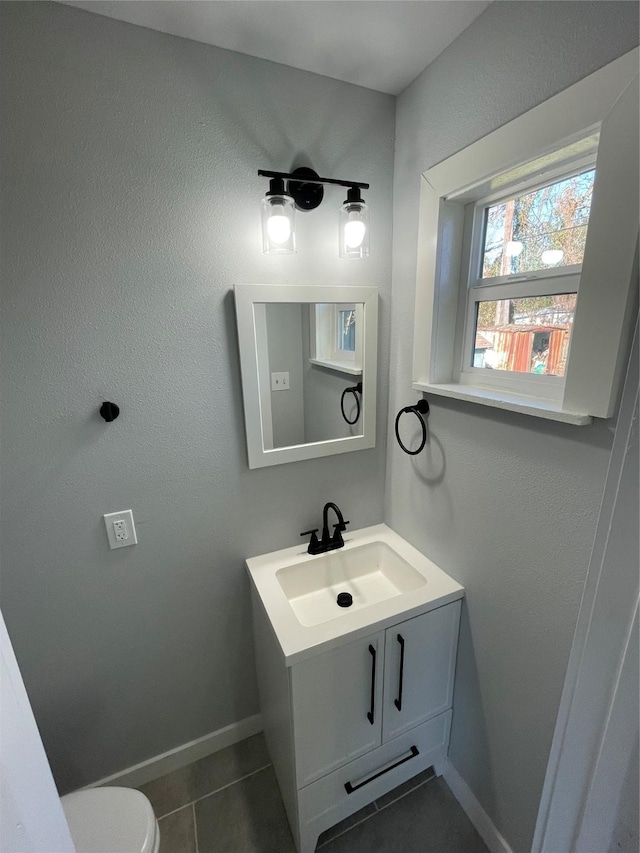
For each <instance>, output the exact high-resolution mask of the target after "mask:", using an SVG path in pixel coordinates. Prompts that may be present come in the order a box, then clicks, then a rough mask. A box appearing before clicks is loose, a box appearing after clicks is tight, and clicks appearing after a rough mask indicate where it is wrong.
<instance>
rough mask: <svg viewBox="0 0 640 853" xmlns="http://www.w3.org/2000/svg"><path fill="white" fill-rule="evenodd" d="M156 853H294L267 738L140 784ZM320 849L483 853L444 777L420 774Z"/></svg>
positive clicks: (325, 852)
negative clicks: (156, 827)
mask: <svg viewBox="0 0 640 853" xmlns="http://www.w3.org/2000/svg"><path fill="white" fill-rule="evenodd" d="M140 790H141V791H143V792H144V793H145V794H146V795H147V797H148V798H149V799H150V800H151V804H152V805H153V808H154V810H155V813H156V815H157V817H158V819H159V823H160V834H161V844H160V853H295V847H294V844H293V839H292V837H291V833H290V831H289V825H288V823H287V818H286V815H285V813H284V807H283V805H282V800H281V799H280V793H279V791H278V785H277V783H276V779H275V776H274V774H273V769H272V768H271V763H270V761H269V756H268V754H267V750H266V746H265V743H264V738H263V737H262V735H255V736H254V737H251V738H248V739H247V740H244V741H242V742H241V743H238V744H236V745H235V746H231V747H229V748H228V749H224V750H222V751H221V752H217V753H215V754H214V755H210V756H208V757H207V758H203V759H201V760H200V761H195V762H194V763H193V764H190V765H188V766H187V767H184V768H182V769H181V770H176V771H175V772H173V773H169V774H168V775H167V776H163V777H162V778H161V779H156V780H154V781H153V782H149V783H148V784H147V785H143V786H142V787H141V788H140ZM320 849H321V850H322V853H488V851H487V848H486V847H485V845H484V842H483V841H482V839H481V838H480V836H479V835H478V833H477V832H476V830H475V829H474V828H473V826H472V825H471V823H470V821H469V819H468V818H467V816H466V815H465V813H464V812H463V811H462V809H461V808H460V806H459V805H458V803H457V801H456V799H455V798H454V796H453V794H452V793H451V791H450V790H449V788H448V787H447V785H446V784H445V782H444V781H443V780H442V779H437V778H435V777H434V776H433V773H432V772H431V771H430V770H427V771H425V773H421V774H420V775H419V776H416V777H415V778H414V779H411V780H410V781H409V782H406V783H405V784H404V785H401V786H400V787H399V788H396V789H395V790H394V791H391V792H390V793H389V794H387V795H386V796H384V797H382V798H381V799H379V800H377V801H376V802H375V803H371V805H369V806H367V807H366V808H364V809H362V810H361V811H360V812H358V813H357V814H355V815H352V816H351V817H350V818H347V819H346V820H345V821H342V823H340V824H338V825H337V826H335V827H333V828H332V829H330V830H328V831H327V832H325V833H323V835H321V836H320V840H319V842H318V850H320Z"/></svg>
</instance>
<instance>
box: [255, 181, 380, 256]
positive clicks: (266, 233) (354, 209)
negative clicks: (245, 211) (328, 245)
mask: <svg viewBox="0 0 640 853" xmlns="http://www.w3.org/2000/svg"><path fill="white" fill-rule="evenodd" d="M258 174H259V175H261V176H262V177H264V178H269V179H270V181H269V192H268V193H267V194H266V195H265V197H264V198H263V200H262V247H263V251H264V253H265V255H291V254H293V253H294V252H295V251H296V246H295V222H294V215H295V210H296V209H297V210H303V211H307V210H315V208H316V207H318V206H319V205H320V203H321V202H322V199H323V198H324V186H323V185H324V184H334V185H336V186H340V187H348V190H347V198H346V200H345V201H344V203H343V204H342V206H341V207H340V210H339V234H338V247H339V251H338V254H339V256H340V257H341V258H364V257H366V256H367V255H368V254H369V208H368V207H367V205H366V204H365V203H364V201H363V199H362V196H361V190H367V189H369V184H363V183H360V182H358V181H338V180H336V179H334V178H321V177H320V176H319V175H318V173H317V172H315V171H314V170H313V169H310V168H308V167H306V166H304V167H301V168H299V169H295V170H294V171H293V172H267V171H264V170H263V169H259V170H258ZM285 181H286V188H285Z"/></svg>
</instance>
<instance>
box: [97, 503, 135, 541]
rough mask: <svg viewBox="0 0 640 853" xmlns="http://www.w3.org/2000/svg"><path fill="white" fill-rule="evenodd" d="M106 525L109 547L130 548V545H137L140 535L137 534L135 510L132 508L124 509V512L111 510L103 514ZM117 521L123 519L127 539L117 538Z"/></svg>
mask: <svg viewBox="0 0 640 853" xmlns="http://www.w3.org/2000/svg"><path fill="white" fill-rule="evenodd" d="M103 518H104V526H105V527H106V528H107V539H108V540H109V548H111V550H113V549H114V548H128V547H129V545H137V544H138V537H137V536H136V526H135V524H134V522H133V511H132V510H130V509H125V510H122V512H110V513H107V515H105V516H103ZM115 521H123V522H124V525H125V529H126V532H127V538H126V539H116V530H115V527H114V526H113V525H114V522H115Z"/></svg>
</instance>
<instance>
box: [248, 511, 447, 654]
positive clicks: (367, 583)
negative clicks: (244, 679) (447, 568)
mask: <svg viewBox="0 0 640 853" xmlns="http://www.w3.org/2000/svg"><path fill="white" fill-rule="evenodd" d="M306 548H307V546H306V545H298V546H296V547H294V548H286V549H284V550H282V551H274V552H273V553H271V554H263V555H262V556H260V557H251V558H250V559H248V560H247V569H248V570H249V575H250V577H251V581H252V595H253V598H254V607H255V608H258V609H259V610H260V609H262V610H264V613H265V615H266V617H267V619H268V620H269V622H270V623H271V626H272V628H273V630H274V632H275V635H276V637H277V638H278V642H279V644H280V647H281V649H282V652H283V655H284V658H285V663H286V664H287V665H291V664H292V663H296V662H297V661H300V660H304V659H305V658H308V657H311V656H313V655H315V654H318V653H319V652H321V651H326V650H328V649H329V648H331V647H332V646H334V645H338V644H339V643H340V642H341V641H342V640H341V638H343V637H345V635H353V639H357V638H358V637H361V636H365V635H366V634H368V633H373V632H374V631H378V630H382V629H383V628H386V627H388V626H390V625H393V624H395V623H397V621H398V617H401V618H406V619H409V618H411V617H413V616H419V615H420V614H422V613H426V612H427V611H428V610H434V609H435V608H436V607H441V606H442V605H444V604H448V603H449V602H451V601H455V600H456V599H458V598H462V597H463V595H464V589H463V587H461V586H460V584H459V583H457V582H456V581H455V580H453V578H451V577H449V575H447V574H445V573H444V572H443V571H442V569H440V568H438V566H436V565H435V563H432V562H431V560H429V559H427V557H425V556H424V555H423V554H421V553H420V552H419V551H417V550H416V549H415V548H414V547H413V546H412V545H410V544H409V543H408V542H406V541H405V540H404V539H403V538H402V537H401V536H398V534H397V533H395V532H394V531H393V530H391V529H390V528H389V527H387V526H386V525H385V524H378V525H376V526H375V527H367V528H364V529H363V530H356V531H351V532H350V533H349V534H347V535H346V536H345V545H344V547H343V548H340V549H339V550H336V551H330V552H328V553H326V554H318V555H314V556H312V555H310V554H308V553H307V551H306ZM341 592H348V593H350V594H351V596H352V598H353V602H352V604H351V606H349V607H340V606H339V605H338V604H337V601H336V599H337V596H338V594H339V593H341Z"/></svg>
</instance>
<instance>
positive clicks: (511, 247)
mask: <svg viewBox="0 0 640 853" xmlns="http://www.w3.org/2000/svg"><path fill="white" fill-rule="evenodd" d="M523 249H524V243H521V242H520V240H509V241H508V242H507V257H508V258H517V257H518V255H519V254H520V253H521V252H522V250H523Z"/></svg>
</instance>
